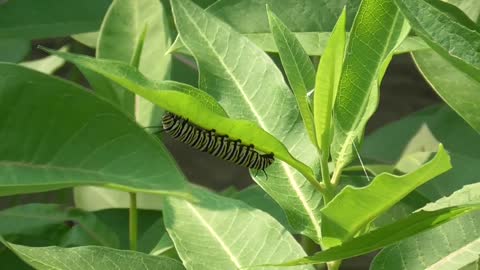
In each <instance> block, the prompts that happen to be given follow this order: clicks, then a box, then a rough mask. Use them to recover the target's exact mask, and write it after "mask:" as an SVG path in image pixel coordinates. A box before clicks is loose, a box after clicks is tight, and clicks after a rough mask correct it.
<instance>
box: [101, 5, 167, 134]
mask: <svg viewBox="0 0 480 270" xmlns="http://www.w3.org/2000/svg"><path fill="white" fill-rule="evenodd" d="M144 31H145V33H144V35H145V37H144V40H143V42H141V45H142V46H141V54H140V59H139V62H138V64H139V65H138V66H136V67H138V69H139V70H140V72H141V73H142V74H144V75H145V76H146V77H147V78H151V79H156V80H165V79H168V78H169V77H170V66H171V56H170V55H165V52H166V50H167V48H168V47H169V46H170V43H171V39H172V37H171V33H170V31H171V30H170V28H169V23H168V21H167V18H166V17H165V12H164V8H163V5H162V4H161V2H160V1H158V0H139V1H129V0H117V1H114V2H113V3H112V5H111V6H110V8H109V10H108V12H107V14H106V16H105V19H104V21H103V24H102V27H101V29H100V33H99V40H98V46H97V51H96V56H97V58H102V59H112V60H119V61H122V62H125V63H131V61H132V59H133V57H134V54H135V50H136V47H137V46H138V43H139V38H140V37H141V35H142V33H143V32H144ZM118 88H119V87H118V86H117V87H115V85H112V86H111V89H104V88H100V87H99V88H96V91H97V93H99V94H100V95H102V96H110V95H115V94H112V93H105V95H103V94H102V92H103V91H116V92H120V93H116V95H117V98H118V102H119V104H125V105H124V106H125V107H126V108H130V109H131V110H133V111H128V110H127V112H129V113H131V114H132V115H134V116H135V119H136V120H137V122H138V123H140V124H141V125H146V126H150V125H154V124H158V123H159V122H160V121H161V116H162V114H163V112H162V111H161V110H160V108H158V107H156V106H155V105H154V104H152V103H151V102H148V101H146V100H144V99H143V98H141V97H134V95H133V94H132V93H131V92H128V91H127V92H126V93H125V91H126V90H125V89H122V88H120V89H118Z"/></svg>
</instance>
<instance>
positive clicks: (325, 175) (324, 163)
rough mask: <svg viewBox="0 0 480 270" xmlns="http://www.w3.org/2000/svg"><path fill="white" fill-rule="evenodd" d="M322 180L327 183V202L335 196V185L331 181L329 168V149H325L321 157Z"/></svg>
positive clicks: (325, 197)
mask: <svg viewBox="0 0 480 270" xmlns="http://www.w3.org/2000/svg"><path fill="white" fill-rule="evenodd" d="M320 169H321V173H322V182H323V184H324V185H325V193H324V196H323V198H324V200H325V201H324V202H325V204H327V203H328V202H329V201H331V200H332V199H333V197H334V196H335V186H333V185H332V183H331V182H330V171H329V170H328V151H324V152H323V153H322V155H321V159H320Z"/></svg>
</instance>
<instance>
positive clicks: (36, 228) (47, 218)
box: [0, 204, 119, 248]
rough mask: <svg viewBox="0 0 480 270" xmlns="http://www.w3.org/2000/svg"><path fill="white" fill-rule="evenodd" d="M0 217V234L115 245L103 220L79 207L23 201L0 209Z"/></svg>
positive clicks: (64, 242)
mask: <svg viewBox="0 0 480 270" xmlns="http://www.w3.org/2000/svg"><path fill="white" fill-rule="evenodd" d="M0 220H1V222H0V235H2V236H4V237H14V239H18V238H19V237H22V238H26V239H28V237H41V236H42V235H44V238H45V240H46V241H48V240H47V239H51V240H52V242H50V243H49V244H53V243H55V244H57V245H59V246H80V245H102V246H108V247H113V248H117V247H118V246H119V241H118V238H117V236H116V235H115V234H114V233H113V232H112V231H110V229H109V228H108V227H107V226H106V225H105V224H104V223H103V222H101V221H100V220H98V219H97V217H96V216H95V215H94V214H92V213H89V212H85V211H82V210H80V209H75V208H67V207H63V206H61V205H57V204H26V205H20V206H16V207H13V208H9V209H5V210H2V211H0ZM47 235H48V236H47ZM17 241H18V240H17ZM47 243H48V242H47Z"/></svg>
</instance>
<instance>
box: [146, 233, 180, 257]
mask: <svg viewBox="0 0 480 270" xmlns="http://www.w3.org/2000/svg"><path fill="white" fill-rule="evenodd" d="M174 250H175V246H174V245H173V241H172V238H170V236H169V235H168V233H166V234H164V235H163V236H162V238H160V241H158V243H157V244H156V245H155V247H154V248H153V249H152V250H151V251H150V255H155V256H158V255H165V254H167V252H171V251H174ZM165 256H166V255H165Z"/></svg>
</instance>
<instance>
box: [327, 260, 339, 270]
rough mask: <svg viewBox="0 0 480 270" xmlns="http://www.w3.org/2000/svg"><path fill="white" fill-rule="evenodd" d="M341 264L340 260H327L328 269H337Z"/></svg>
mask: <svg viewBox="0 0 480 270" xmlns="http://www.w3.org/2000/svg"><path fill="white" fill-rule="evenodd" d="M341 264H342V261H341V260H339V261H333V262H329V263H327V266H328V270H338V269H340V265H341Z"/></svg>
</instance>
